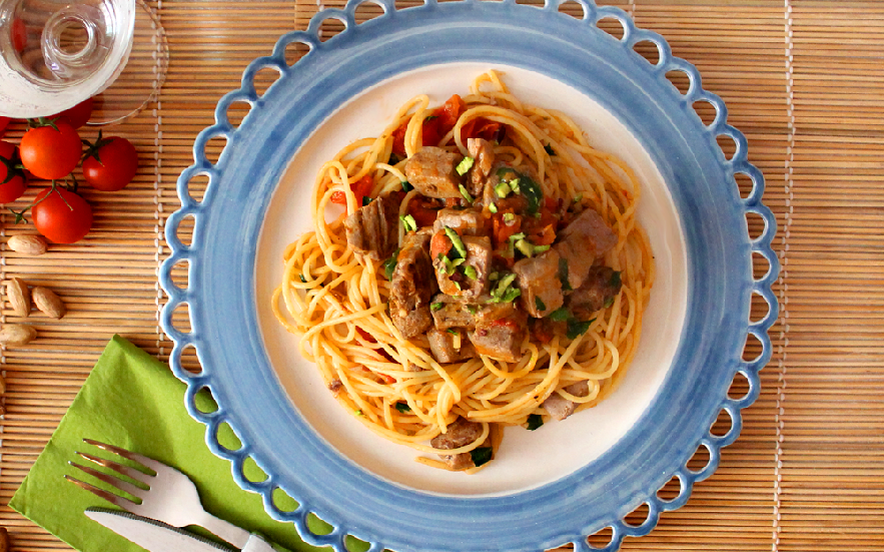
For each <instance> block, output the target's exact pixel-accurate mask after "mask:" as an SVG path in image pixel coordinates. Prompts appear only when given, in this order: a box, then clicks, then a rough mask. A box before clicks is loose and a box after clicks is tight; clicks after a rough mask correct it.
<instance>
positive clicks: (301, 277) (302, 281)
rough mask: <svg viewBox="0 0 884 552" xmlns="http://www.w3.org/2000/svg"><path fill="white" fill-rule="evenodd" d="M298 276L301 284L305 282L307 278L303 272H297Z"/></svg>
mask: <svg viewBox="0 0 884 552" xmlns="http://www.w3.org/2000/svg"><path fill="white" fill-rule="evenodd" d="M298 278H300V279H301V283H302V284H306V283H307V278H304V275H303V274H298Z"/></svg>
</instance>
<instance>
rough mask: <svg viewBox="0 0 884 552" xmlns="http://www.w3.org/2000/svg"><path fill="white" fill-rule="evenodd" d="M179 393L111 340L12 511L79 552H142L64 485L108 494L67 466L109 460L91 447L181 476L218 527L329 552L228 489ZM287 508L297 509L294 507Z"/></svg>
mask: <svg viewBox="0 0 884 552" xmlns="http://www.w3.org/2000/svg"><path fill="white" fill-rule="evenodd" d="M185 388H186V386H185V384H184V383H182V382H181V381H179V380H178V379H177V378H175V376H174V375H173V374H172V372H171V370H170V369H169V367H168V366H166V365H165V364H162V363H161V362H159V361H158V360H157V359H156V358H154V357H152V356H151V355H149V354H147V353H146V352H144V351H143V350H141V349H139V348H138V347H136V346H135V345H133V344H132V343H130V342H129V341H127V340H126V339H124V338H122V337H120V336H114V338H113V339H112V340H111V341H110V343H109V344H108V345H107V348H106V349H105V350H104V353H103V354H102V355H101V358H99V359H98V363H97V364H96V365H95V367H94V368H93V369H92V373H91V374H90V375H89V377H88V378H87V379H86V382H85V383H84V384H83V388H82V389H81V390H80V392H79V393H78V394H77V396H76V398H75V399H74V402H73V404H71V407H70V409H69V410H68V411H67V413H66V414H65V416H64V418H63V419H62V421H61V423H60V424H59V426H58V429H56V431H55V433H53V435H52V438H51V439H50V440H49V443H48V444H47V445H46V448H45V450H44V451H43V452H42V453H41V454H40V456H39V457H38V458H37V461H36V462H35V463H34V466H33V467H32V468H31V471H30V473H29V474H28V476H27V477H26V478H25V480H24V481H23V482H22V485H21V487H19V489H18V491H16V493H15V495H14V496H13V497H12V500H11V501H10V503H9V505H10V506H11V507H12V508H13V509H15V510H16V511H18V512H20V513H21V514H22V515H24V516H25V517H27V518H28V519H30V520H31V521H33V522H34V523H36V524H38V525H40V526H42V527H44V528H45V529H46V530H47V531H49V532H50V533H52V534H54V535H55V536H57V537H58V538H60V539H61V540H63V541H65V542H67V543H68V544H69V545H71V546H72V547H74V548H76V549H77V550H81V551H82V552H105V551H108V550H113V551H115V552H130V551H131V552H142V550H143V549H142V548H141V547H139V546H137V545H135V544H132V543H131V542H129V541H128V540H126V539H124V538H123V537H120V536H118V535H117V534H116V533H114V532H112V531H110V530H109V529H105V528H104V527H102V526H100V525H99V524H97V523H96V522H94V521H92V520H90V519H89V518H87V517H86V516H85V515H83V512H84V511H85V510H86V509H87V508H91V507H109V506H110V505H109V504H108V503H107V502H105V501H103V500H102V499H100V498H98V497H96V496H95V495H93V494H92V493H90V492H87V491H85V490H83V489H81V488H80V487H78V486H76V485H74V484H72V483H70V482H67V481H65V480H64V475H65V474H68V475H71V476H74V477H76V478H77V479H80V480H82V481H86V482H89V483H93V484H96V486H104V485H103V484H101V483H100V482H98V481H97V480H95V479H94V478H93V477H91V476H89V475H87V474H85V473H82V472H80V470H77V469H75V468H73V467H72V466H69V465H68V461H71V460H82V459H80V458H79V457H78V456H77V455H76V454H75V453H76V452H77V451H83V452H89V453H92V454H95V455H96V456H103V457H105V458H108V457H110V456H109V455H108V453H105V452H103V451H100V450H98V449H96V448H95V447H91V446H89V445H87V444H86V443H84V442H83V438H84V437H88V438H91V439H95V440H98V441H102V442H105V443H108V444H111V445H117V446H120V447H123V448H127V449H129V450H133V451H135V452H139V453H141V454H144V455H146V456H149V457H151V458H154V459H156V460H159V461H160V462H165V463H166V464H169V465H171V466H174V467H176V468H178V469H179V470H181V471H183V472H184V473H186V474H187V475H188V476H190V478H191V479H192V480H193V481H194V483H196V486H197V489H198V490H199V494H200V498H201V499H202V503H203V506H204V507H205V508H206V510H208V511H209V512H211V513H212V514H214V515H215V516H217V517H220V518H222V519H226V520H227V521H230V522H231V523H234V524H235V525H239V526H240V527H242V528H244V529H246V530H248V531H250V532H255V533H260V534H262V535H264V536H266V537H267V539H268V540H269V541H271V542H273V543H276V544H277V545H280V546H284V547H286V548H288V549H290V550H296V551H310V550H313V551H317V550H325V551H327V550H328V549H327V548H315V547H313V546H310V545H307V544H305V543H304V542H303V541H302V540H301V539H300V538H299V537H298V534H297V531H296V530H295V527H294V525H293V524H291V523H282V522H278V521H275V520H273V519H271V518H270V516H269V515H267V513H266V512H265V511H264V506H263V504H262V501H261V497H260V495H257V494H255V493H251V492H247V491H244V490H242V489H241V488H240V487H239V486H238V485H237V484H236V483H235V482H234V480H233V476H232V474H231V464H230V462H228V461H227V460H224V459H221V458H218V457H217V456H215V455H214V454H212V452H211V451H210V450H209V449H208V447H207V446H206V444H205V434H206V427H205V426H204V425H203V424H201V423H199V422H197V421H196V420H194V419H193V418H191V417H190V415H189V414H188V413H187V410H185V408H184V390H185ZM203 399H204V400H205V401H206V404H205V405H199V404H198V405H197V407H198V408H200V410H204V411H211V410H212V409H213V408H212V407H213V406H214V405H213V403H212V402H211V398H210V397H208V396H205V397H203ZM206 406H208V408H205V407H206ZM223 427H224V428H226V429H227V430H228V433H229V434H228V435H227V436H219V440H221V441H222V443H224V441H225V440H231V439H232V441H231V442H232V443H233V444H236V443H238V441H237V440H236V437H235V435H233V432H232V431H230V430H229V428H227V427H226V426H223ZM225 444H226V443H225ZM228 446H229V444H228ZM235 448H238V445H237V447H235ZM80 463H83V462H80ZM86 463H89V462H86ZM246 464H247V465H248V464H250V463H249V462H247V463H246ZM254 469H255V470H259V468H257V466H255V467H254ZM258 473H260V471H259V472H258ZM246 476H247V477H249V474H248V473H246ZM253 480H260V479H253ZM279 506H280V507H283V504H279ZM291 506H292V507H294V506H295V503H294V502H293V501H292V503H291ZM311 528H312V527H311ZM320 532H321V530H320Z"/></svg>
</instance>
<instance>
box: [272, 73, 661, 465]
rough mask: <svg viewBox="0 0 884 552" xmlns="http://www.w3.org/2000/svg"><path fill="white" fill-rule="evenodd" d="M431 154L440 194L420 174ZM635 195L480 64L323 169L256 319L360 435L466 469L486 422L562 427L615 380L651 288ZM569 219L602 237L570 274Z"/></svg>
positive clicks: (495, 437)
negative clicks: (457, 85)
mask: <svg viewBox="0 0 884 552" xmlns="http://www.w3.org/2000/svg"><path fill="white" fill-rule="evenodd" d="M422 159H423V161H421V160H422ZM492 159H493V163H492V161H491V160H492ZM449 160H452V161H451V162H453V163H456V173H451V175H452V176H453V178H454V179H455V180H453V181H451V182H450V183H451V185H454V186H456V188H454V189H456V191H457V192H458V193H457V195H455V194H453V193H449V192H447V191H445V189H444V188H445V186H447V185H448V184H449V182H448V181H447V180H444V179H443V180H441V181H440V180H436V179H437V177H439V174H441V173H445V175H443V176H444V177H445V178H450V177H448V176H446V175H447V174H448V173H450V172H451V171H450V170H447V169H446V170H447V173H446V170H443V169H439V167H448V166H447V165H445V163H447V162H449ZM421 163H423V164H421ZM483 165H484V167H483ZM449 168H450V167H449ZM410 180H412V181H414V183H413V184H414V189H412V183H410V182H409V181H410ZM419 183H420V184H421V185H418V184H419ZM428 190H429V191H428ZM427 194H429V195H427ZM639 196H640V188H639V185H638V182H637V180H636V178H635V176H634V175H633V173H632V171H631V170H630V168H629V167H628V166H627V165H626V164H625V163H624V162H623V161H621V160H620V159H618V158H616V157H615V156H613V155H610V154H607V153H604V152H601V151H598V150H597V149H595V148H593V147H592V146H590V145H589V143H588V141H587V138H586V136H585V135H584V133H583V131H581V129H580V128H578V126H577V125H576V124H575V123H574V121H572V120H571V119H569V118H568V117H567V116H565V115H564V114H563V113H561V112H559V111H555V110H551V109H543V108H540V107H534V106H529V105H525V104H523V103H522V102H521V101H519V99H518V98H516V97H514V96H513V95H512V94H511V93H510V92H509V90H508V89H507V87H506V85H505V84H504V83H503V82H502V81H501V79H500V76H499V75H498V74H497V73H495V72H488V73H486V74H483V75H481V76H479V77H478V78H477V79H475V81H474V82H473V84H472V85H471V88H470V92H469V94H467V95H465V96H464V97H463V98H460V97H459V96H453V97H452V98H451V99H449V100H448V101H447V102H445V104H444V105H443V106H441V107H436V108H431V107H430V100H429V98H428V97H427V96H425V95H422V96H418V97H415V98H413V99H412V100H410V101H409V102H407V103H406V104H405V105H403V106H402V107H401V108H400V109H399V111H398V112H397V113H396V114H395V116H394V117H393V120H392V122H391V123H390V124H389V126H388V127H387V128H386V129H384V131H383V132H382V133H381V134H380V136H378V137H376V138H366V139H362V140H358V141H356V142H354V143H352V144H350V145H348V146H347V147H345V148H344V149H342V150H341V151H340V152H339V153H338V154H337V155H336V156H335V157H334V159H331V160H329V161H328V162H326V163H325V164H324V165H323V166H322V168H321V170H320V171H319V174H318V175H317V178H316V183H315V186H314V188H313V194H312V198H311V201H312V212H313V213H314V219H313V223H314V230H313V231H311V232H308V233H306V234H304V235H302V236H301V237H299V238H298V239H297V240H296V241H295V242H294V243H292V244H290V245H289V247H288V248H287V249H286V251H285V253H284V261H285V271H284V276H283V280H282V283H281V285H280V287H279V288H278V289H277V290H276V292H275V293H274V296H273V300H272V303H273V309H274V313H275V314H276V316H277V318H278V319H279V321H280V322H281V323H282V324H284V325H285V327H286V328H287V329H288V330H289V331H290V332H292V333H294V334H297V335H299V336H300V341H299V344H300V345H299V346H300V350H301V353H302V354H303V356H304V357H305V358H306V359H307V360H308V361H311V362H314V363H315V364H316V365H317V367H318V368H319V370H321V372H322V376H323V378H324V380H325V381H326V383H327V384H328V386H329V389H330V390H331V392H332V393H334V394H335V396H336V398H337V400H338V401H339V402H340V403H341V404H342V405H343V406H344V407H345V408H346V409H348V410H349V411H350V412H352V413H353V414H354V415H355V416H356V417H357V418H358V419H359V420H360V421H361V422H362V423H363V424H365V425H366V426H368V427H369V428H371V429H372V430H373V431H375V432H376V433H378V434H380V435H381V436H383V437H385V438H387V439H389V440H391V441H394V442H396V443H399V444H403V445H407V446H409V447H412V448H413V449H416V450H417V451H419V452H421V453H427V454H436V455H440V457H441V459H440V460H437V459H435V458H431V457H424V456H421V457H419V458H418V460H419V461H421V462H423V463H426V464H429V465H434V466H438V467H444V468H448V469H467V470H468V471H473V470H475V469H476V468H477V467H479V466H481V465H482V464H484V463H485V462H487V461H488V460H489V459H490V458H491V457H492V456H493V451H494V450H495V449H496V445H497V443H498V442H499V439H500V437H501V434H502V433H501V431H500V427H501V426H524V427H527V428H529V429H535V428H536V427H537V426H538V425H540V424H542V423H543V422H544V421H548V420H549V419H550V418H551V417H554V418H557V419H561V418H563V417H566V416H567V415H569V414H570V413H571V412H573V411H574V410H579V409H582V408H588V407H591V406H593V405H595V404H597V403H598V402H599V401H601V400H603V399H604V398H605V397H606V396H607V395H609V394H610V393H611V392H612V390H613V389H615V388H616V386H617V384H618V382H619V381H620V380H621V379H622V377H623V375H624V373H625V372H626V369H627V366H628V365H629V363H630V361H631V359H632V358H633V356H634V355H635V352H636V348H637V347H638V344H639V338H640V335H641V327H642V315H643V312H644V309H645V307H646V305H647V303H648V300H649V295H650V290H651V286H652V284H653V281H654V261H653V256H652V252H651V250H650V246H649V243H648V240H647V237H646V235H645V233H644V231H643V230H642V228H641V227H640V226H639V225H638V223H637V222H636V218H635V217H636V213H635V210H636V204H637V202H638V200H639ZM372 217H373V218H372ZM446 217H447V218H446ZM465 217H466V218H465ZM443 219H444V220H443ZM467 219H469V220H468V222H464V221H465V220H467ZM450 221H453V222H451V224H449V222H450ZM581 221H582V222H581ZM471 224H472V226H471ZM581 224H583V226H584V227H593V228H595V229H596V230H594V231H597V232H598V234H595V235H594V237H590V238H586V239H588V240H589V241H587V242H586V243H589V244H593V243H594V244H596V246H598V242H603V241H605V237H604V236H606V235H608V234H610V236H611V239H610V243H609V244H608V245H607V246H606V247H600V248H599V249H600V254H599V255H598V256H597V257H598V258H596V259H594V260H592V256H591V255H590V256H589V258H590V261H591V262H592V267H591V268H587V269H586V270H588V271H589V272H588V274H589V276H587V275H586V270H584V271H583V273H581V274H578V275H577V279H576V280H575V279H574V278H575V270H576V268H575V267H577V266H578V265H579V262H582V261H581V260H578V259H577V258H576V257H573V256H572V257H571V259H572V260H571V265H568V264H567V260H568V254H569V253H568V251H569V249H568V248H569V247H571V248H572V249H573V245H574V242H573V240H574V239H576V238H574V237H573V236H574V235H575V234H577V233H579V231H580V225H581ZM458 225H460V226H458ZM514 227H515V228H514ZM477 228H478V230H477ZM575 229H576V230H575ZM388 231H389V236H388V235H387V232H388ZM600 236H601V237H600ZM569 240H572V241H570V242H569ZM387 241H389V242H390V243H387ZM569 243H570V244H571V245H570V246H569ZM390 249H394V251H393V253H392V254H387V251H389V250H390ZM590 249H591V248H590ZM385 250H386V251H385ZM572 253H573V251H572ZM584 254H585V252H584ZM425 255H426V259H428V260H429V262H430V263H432V265H431V267H432V268H431V269H430V270H431V273H432V274H433V275H434V276H435V278H433V277H431V279H432V281H425V280H421V267H422V266H424V267H425V265H426V259H425V257H424V256H425ZM421 259H425V260H424V261H422V260H421ZM563 260H564V262H563ZM421 263H424V264H421ZM544 263H546V264H544ZM550 263H557V265H556V264H550ZM555 266H557V268H558V270H557V271H556V273H555V275H554V277H553V278H547V279H546V280H536V281H535V280H532V278H534V273H535V272H538V271H541V272H542V271H543V269H544V268H549V267H555ZM580 270H582V269H580ZM409 271H410V272H409ZM424 272H426V271H425V270H424ZM424 276H426V275H424ZM409 278H411V280H409ZM397 279H398V280H397ZM593 282H595V283H596V284H598V286H601V287H600V288H599V287H598V286H596V288H597V289H596V290H595V291H592V290H591V291H590V292H589V294H590V295H592V293H595V292H599V290H601V292H604V293H602V294H603V295H604V294H605V293H606V294H607V295H606V296H605V297H604V302H603V303H602V304H601V305H595V307H598V308H594V309H589V310H592V312H589V310H588V309H587V308H586V304H580V303H579V302H577V299H576V297H578V296H579V295H580V294H581V293H582V294H583V295H587V292H585V291H584V290H585V288H586V287H587V285H590V284H593ZM593 285H595V284H593ZM451 286H454V287H451ZM532 286H533V287H532ZM578 286H579V287H578ZM430 287H432V289H433V293H432V297H431V298H430V299H427V298H426V297H429V295H428V294H429V293H430V292H429V291H428V289H429V288H430ZM437 288H438V290H439V291H438V292H436V291H435V289H437ZM455 289H456V291H452V290H455ZM446 290H448V292H450V293H446ZM596 295H598V293H596ZM422 296H426V297H424V298H423V299H421V297H422ZM546 303H550V304H549V305H547V304H546ZM464 309H466V310H464ZM427 313H429V314H427ZM458 313H460V315H463V316H460V315H459V314H458ZM489 313H493V314H489ZM418 315H420V316H418ZM428 316H429V319H428ZM446 316H450V318H446ZM483 317H485V318H488V319H489V320H490V322H488V324H487V325H486V326H481V324H482V323H483V322H482V320H483ZM495 317H499V318H495ZM427 319H428V320H429V322H428V321H427ZM440 320H442V322H440ZM458 320H460V322H458ZM415 324H417V326H420V327H421V328H424V329H422V330H421V331H413V330H415ZM427 324H429V326H427ZM434 324H435V325H434ZM483 328H484V329H483ZM483 332H484V333H483ZM492 337H493V339H495V340H497V341H493V342H492V343H490V344H488V343H486V342H487V340H488V339H491V338H492ZM483 340H484V341H483ZM507 340H509V341H507ZM440 343H442V344H443V345H444V347H443V346H442V345H439V344H440ZM440 347H442V350H440ZM445 351H447V353H446V352H445ZM458 435H460V437H458ZM446 436H448V437H450V439H448V440H446V439H445V438H446Z"/></svg>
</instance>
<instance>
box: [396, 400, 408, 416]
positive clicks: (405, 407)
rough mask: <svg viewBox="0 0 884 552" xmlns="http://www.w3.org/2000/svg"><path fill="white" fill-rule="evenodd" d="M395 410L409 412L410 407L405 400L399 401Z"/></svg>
mask: <svg viewBox="0 0 884 552" xmlns="http://www.w3.org/2000/svg"><path fill="white" fill-rule="evenodd" d="M395 406H396V410H398V411H399V412H402V413H403V414H405V413H406V412H411V407H410V406H408V403H407V402H404V401H399V402H397V403H396V405H395Z"/></svg>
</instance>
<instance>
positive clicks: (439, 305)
mask: <svg viewBox="0 0 884 552" xmlns="http://www.w3.org/2000/svg"><path fill="white" fill-rule="evenodd" d="M443 307H445V303H442V302H438V303H430V310H431V311H433V312H435V311H437V310H440V309H442V308H443Z"/></svg>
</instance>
